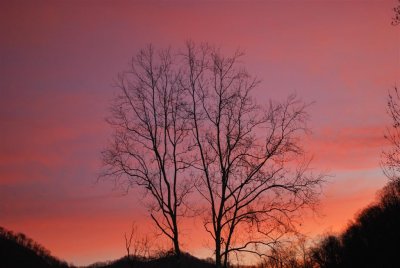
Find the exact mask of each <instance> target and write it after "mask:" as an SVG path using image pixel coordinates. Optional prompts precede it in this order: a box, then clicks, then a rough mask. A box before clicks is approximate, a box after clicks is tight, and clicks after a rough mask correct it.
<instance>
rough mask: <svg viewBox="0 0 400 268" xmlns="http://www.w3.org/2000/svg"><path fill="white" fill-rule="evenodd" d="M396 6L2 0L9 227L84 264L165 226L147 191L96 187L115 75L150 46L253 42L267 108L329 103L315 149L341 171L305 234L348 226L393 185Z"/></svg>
mask: <svg viewBox="0 0 400 268" xmlns="http://www.w3.org/2000/svg"><path fill="white" fill-rule="evenodd" d="M396 3H397V1H392V0H390V1H389V0H388V1H282V2H279V1H271V2H265V3H261V2H255V1H249V2H245V1H243V2H242V1H236V2H224V1H215V2H212V1H204V2H202V1H200V2H194V1H193V2H192V1H174V2H167V1H158V2H157V1H150V2H148V3H146V2H144V1H143V2H134V1H132V2H129V1H35V2H33V1H1V3H0V70H1V78H0V226H4V227H6V228H8V229H11V230H14V231H18V232H24V233H26V234H27V235H28V236H30V237H32V238H33V239H35V240H36V241H38V242H39V243H41V244H43V245H44V246H45V247H46V248H48V249H50V250H51V252H52V253H53V254H54V255H56V256H58V257H60V258H63V259H65V260H67V261H69V262H73V263H74V264H78V265H80V264H88V263H91V262H94V261H101V260H108V259H114V258H117V257H120V256H122V255H123V254H124V242H123V233H124V232H126V231H128V230H129V228H130V225H131V222H132V221H136V222H137V223H138V225H140V226H142V227H139V230H140V231H141V232H143V233H144V232H145V231H149V229H150V231H151V228H148V227H147V226H150V224H151V223H150V221H149V219H148V217H147V216H146V211H145V209H144V208H142V205H141V204H140V202H139V201H138V196H140V195H138V194H133V193H132V192H130V193H128V195H123V194H122V193H121V192H120V191H117V190H113V185H112V184H111V183H110V182H100V183H96V178H97V175H98V174H99V171H100V168H101V162H100V151H101V150H102V149H103V148H104V147H105V146H106V144H107V139H108V138H109V136H110V133H111V129H110V127H109V126H108V125H107V124H106V123H105V121H104V118H105V117H106V116H107V114H108V107H109V103H110V100H111V98H112V96H113V94H114V93H115V88H113V86H112V85H113V79H114V78H115V77H116V75H117V73H118V72H121V71H123V70H125V69H127V66H128V62H129V59H130V58H131V57H132V56H133V55H134V54H135V52H136V51H137V50H138V49H140V48H141V47H143V46H144V45H145V44H147V43H153V44H154V45H155V46H156V47H159V48H163V47H166V46H169V45H170V46H171V47H174V48H179V47H182V45H183V43H184V41H185V40H187V39H192V40H194V41H197V42H201V41H207V42H209V43H211V44H215V45H217V46H220V47H221V48H222V50H223V51H226V52H229V51H232V50H234V49H236V48H238V47H240V48H243V49H244V50H245V51H246V55H245V57H244V58H243V62H244V64H245V65H246V67H247V68H248V70H249V72H250V73H252V74H254V75H256V76H257V77H259V78H260V79H261V80H262V84H261V85H260V86H259V87H258V89H257V90H256V91H255V92H254V94H255V96H256V97H257V99H258V101H259V102H260V103H262V102H266V101H268V100H269V99H270V98H272V99H274V100H283V99H284V98H285V96H287V95H288V94H291V93H294V92H295V93H296V94H297V95H298V96H299V97H301V98H302V99H303V100H304V101H306V102H315V103H314V104H313V105H312V106H311V107H310V109H309V113H310V115H311V121H310V127H311V129H312V131H313V133H312V134H311V136H310V137H309V138H308V139H307V143H306V144H307V149H308V151H309V152H310V153H312V154H313V155H314V162H313V166H314V167H315V169H316V170H321V171H325V172H327V173H329V174H330V175H331V176H330V179H329V180H330V182H329V183H328V184H327V185H326V187H325V191H324V195H323V197H322V203H321V209H320V213H321V214H322V215H323V217H308V218H307V219H306V221H305V222H304V224H303V225H302V228H303V230H304V232H306V233H307V234H309V235H310V236H315V235H319V234H323V233H324V232H327V231H333V232H338V231H340V230H342V229H343V228H344V227H345V226H346V224H347V223H348V222H349V221H350V220H351V219H352V218H353V215H354V213H356V212H357V211H359V210H360V209H361V208H362V207H363V206H365V205H367V204H368V203H370V202H371V201H373V199H374V196H375V192H376V191H377V190H378V189H379V188H380V187H382V186H383V185H384V184H385V182H386V179H385V177H384V176H383V174H382V172H381V170H380V166H379V161H380V154H381V151H382V150H383V148H384V147H385V146H386V142H385V140H384V139H383V133H384V130H385V127H386V126H387V125H388V124H389V122H390V121H389V118H388V116H387V114H386V111H385V109H386V107H385V105H386V97H387V92H388V90H390V89H391V88H393V86H394V85H396V84H398V83H399V77H400V76H399V74H400V73H399V71H400V68H399V67H400V64H399V41H400V39H399V31H400V28H399V26H398V27H393V26H391V25H390V22H391V18H392V16H393V14H392V8H393V7H394V6H395V5H396ZM144 225H146V228H145V227H143V226H144ZM183 226H184V228H183V248H184V250H188V251H190V252H192V253H194V254H197V255H199V256H205V255H206V254H207V252H209V251H207V249H206V248H207V247H206V244H207V243H206V241H207V237H206V233H204V232H201V231H200V232H198V233H196V232H194V230H201V229H202V226H201V223H199V222H198V223H193V222H185V223H184V225H183ZM150 233H151V232H150ZM189 241H190V243H189Z"/></svg>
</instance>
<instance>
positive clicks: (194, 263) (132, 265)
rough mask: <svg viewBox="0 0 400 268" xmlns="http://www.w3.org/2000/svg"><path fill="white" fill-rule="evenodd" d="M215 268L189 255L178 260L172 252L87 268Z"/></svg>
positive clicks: (208, 262) (124, 258)
mask: <svg viewBox="0 0 400 268" xmlns="http://www.w3.org/2000/svg"><path fill="white" fill-rule="evenodd" d="M142 267H143V268H157V267H163V268H179V267H180V268H185V267H190V268H214V267H215V265H214V264H213V263H212V262H211V261H207V260H202V259H198V258H196V257H194V256H192V255H190V254H188V253H182V254H181V256H180V258H179V259H177V258H176V256H175V255H173V254H172V253H171V252H167V253H165V254H162V255H160V256H157V257H153V258H142V257H135V256H131V257H130V258H128V257H127V256H125V257H123V258H121V259H119V260H115V261H109V262H98V263H95V264H92V265H89V266H88V267H87V268H142Z"/></svg>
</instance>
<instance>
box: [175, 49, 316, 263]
mask: <svg viewBox="0 0 400 268" xmlns="http://www.w3.org/2000/svg"><path fill="white" fill-rule="evenodd" d="M242 55H243V53H241V52H240V51H238V52H236V53H234V54H233V55H232V56H230V57H225V56H223V55H222V53H221V52H220V51H219V50H218V49H216V48H213V47H210V46H208V45H206V44H203V45H201V46H196V45H195V44H193V43H191V42H188V43H187V46H186V52H185V53H183V57H184V64H185V66H184V68H183V70H184V71H183V72H182V74H183V75H182V78H181V79H180V84H181V85H182V87H183V88H185V89H186V92H188V98H189V105H188V106H189V116H190V121H191V127H192V134H193V138H194V141H193V146H194V147H195V148H196V151H195V154H194V155H193V156H194V159H192V162H191V163H188V164H190V166H191V167H193V168H194V169H195V170H196V172H195V174H196V175H197V176H196V177H197V184H196V188H197V189H198V191H199V192H200V194H201V195H202V196H203V198H204V199H205V200H206V201H207V203H208V205H209V209H208V214H207V217H206V219H205V222H204V227H205V228H206V230H207V232H208V233H209V234H210V235H211V237H212V238H213V240H214V243H215V257H216V265H217V266H218V267H221V266H223V267H227V265H228V261H229V254H231V253H235V254H237V253H253V254H257V255H258V256H263V255H265V254H264V253H263V252H265V251H266V250H267V249H268V248H269V247H272V246H273V244H274V243H275V242H276V241H277V240H278V239H279V238H281V237H282V235H283V234H285V233H287V232H288V231H290V230H293V225H292V219H293V216H294V215H295V213H296V212H297V211H298V210H299V209H300V208H302V207H304V206H307V205H312V204H313V203H314V202H315V201H316V196H317V193H318V189H319V187H320V185H321V183H322V182H323V176H321V175H318V176H313V175H312V174H310V173H308V172H307V171H308V164H309V162H308V161H303V160H304V159H305V158H304V151H303V148H302V147H301V139H300V137H301V135H302V134H303V133H304V132H306V131H307V127H306V122H307V113H306V111H305V110H306V107H307V105H305V104H304V103H303V102H301V101H300V100H298V99H297V98H296V97H295V96H289V97H288V99H287V100H286V101H285V102H283V103H274V102H272V101H271V102H270V103H269V105H266V106H260V105H258V104H257V103H256V102H255V100H254V98H253V97H252V90H253V89H254V88H255V87H256V86H257V85H258V84H259V81H258V80H257V79H255V78H253V77H252V76H251V75H250V74H249V73H248V72H247V71H246V70H245V69H244V67H243V66H242V65H240V63H239V60H240V57H241V56H242ZM296 161H298V162H297V163H296Z"/></svg>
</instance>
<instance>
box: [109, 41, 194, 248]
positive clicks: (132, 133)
mask: <svg viewBox="0 0 400 268" xmlns="http://www.w3.org/2000/svg"><path fill="white" fill-rule="evenodd" d="M175 68H176V66H175V65H174V58H173V57H171V54H170V51H169V50H164V51H158V52H155V51H154V49H153V47H152V46H148V47H146V48H145V49H142V50H140V51H139V53H138V54H137V55H136V57H135V58H133V59H132V62H131V68H130V70H129V71H127V72H124V73H122V74H120V75H119V76H118V81H117V87H118V88H119V94H118V96H117V97H116V98H115V100H114V102H113V104H112V114H111V116H110V118H109V119H108V122H109V124H110V125H111V126H112V127H113V128H114V130H115V131H114V136H113V141H112V143H111V144H110V145H109V147H108V149H106V150H105V151H103V153H102V156H103V161H104V163H105V165H106V170H104V173H103V174H102V175H103V176H111V177H112V178H114V179H115V180H116V182H120V183H122V184H125V185H127V186H128V187H131V186H134V185H136V186H139V187H141V189H144V190H145V191H146V192H147V193H148V194H149V196H150V202H151V203H149V204H148V205H149V210H150V216H151V218H152V219H153V221H154V222H155V224H156V225H157V227H158V228H159V230H161V232H162V233H163V234H164V235H165V236H166V237H168V238H169V239H170V240H171V241H172V243H173V245H174V251H175V254H176V255H179V254H180V245H179V228H178V216H180V215H183V214H184V211H180V210H179V209H180V208H181V207H182V206H183V205H184V202H185V198H186V197H187V195H188V193H189V192H190V189H191V188H190V184H189V183H188V180H187V173H186V172H185V171H186V169H187V168H188V165H187V164H186V163H185V162H184V161H183V159H185V158H186V157H187V156H186V155H187V154H188V153H189V152H190V147H189V144H187V143H186V142H185V137H186V136H187V135H188V133H189V125H188V123H187V119H186V116H185V114H184V113H185V109H184V108H185V106H184V102H183V89H182V88H181V87H179V86H178V84H177V78H178V76H177V75H178V73H177V70H176V69H175Z"/></svg>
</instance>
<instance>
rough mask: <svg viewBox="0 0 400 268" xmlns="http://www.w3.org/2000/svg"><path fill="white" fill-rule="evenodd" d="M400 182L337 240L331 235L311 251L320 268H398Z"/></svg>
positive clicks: (393, 183) (388, 188) (392, 184)
mask: <svg viewBox="0 0 400 268" xmlns="http://www.w3.org/2000/svg"><path fill="white" fill-rule="evenodd" d="M399 228H400V179H397V180H396V181H391V182H389V183H388V184H387V186H385V187H384V188H383V189H382V191H381V192H380V193H379V198H378V201H377V202H376V203H375V204H373V205H370V206H368V207H367V208H365V209H364V210H363V211H362V212H361V213H360V214H359V215H358V217H357V218H356V220H355V221H354V222H353V223H352V224H351V225H349V227H348V228H347V229H346V230H345V231H344V232H343V233H342V234H341V235H339V236H333V235H330V236H328V237H326V238H325V239H323V240H322V241H321V243H320V245H319V247H317V248H316V249H314V252H313V257H314V260H315V261H316V262H317V263H318V264H319V266H320V267H322V268H335V267H399V243H400V229H399Z"/></svg>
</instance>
